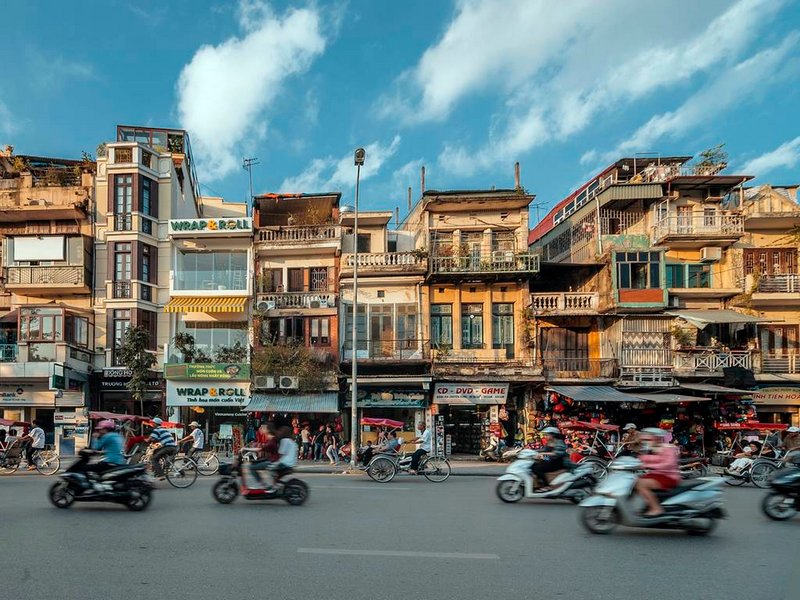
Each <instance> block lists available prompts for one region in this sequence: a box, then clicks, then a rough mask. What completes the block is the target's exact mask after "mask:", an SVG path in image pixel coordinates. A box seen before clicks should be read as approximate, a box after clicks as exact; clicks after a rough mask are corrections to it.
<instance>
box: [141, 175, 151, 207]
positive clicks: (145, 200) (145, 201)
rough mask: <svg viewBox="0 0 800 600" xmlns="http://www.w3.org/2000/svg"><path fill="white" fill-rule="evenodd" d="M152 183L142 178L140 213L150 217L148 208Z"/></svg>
mask: <svg viewBox="0 0 800 600" xmlns="http://www.w3.org/2000/svg"><path fill="white" fill-rule="evenodd" d="M151 184H152V181H151V180H150V179H148V178H147V177H142V212H143V213H144V214H146V215H148V216H149V215H152V214H153V213H152V207H151V206H150V185H151Z"/></svg>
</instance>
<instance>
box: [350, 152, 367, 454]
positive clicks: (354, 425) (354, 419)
mask: <svg viewBox="0 0 800 600" xmlns="http://www.w3.org/2000/svg"><path fill="white" fill-rule="evenodd" d="M366 156H367V153H366V151H365V150H364V149H363V148H358V149H357V150H356V152H355V157H354V159H355V161H354V162H355V165H356V198H355V206H354V210H353V349H352V353H353V355H352V362H353V373H352V375H351V379H350V380H351V382H352V383H351V384H350V386H351V390H352V393H353V395H352V398H351V400H350V467H351V468H353V469H355V468H356V453H357V451H358V439H357V437H358V436H357V432H358V407H357V406H356V398H357V397H358V383H357V380H356V377H357V376H358V359H357V356H358V327H356V319H357V318H358V192H359V185H360V183H361V167H362V166H363V165H364V159H365V158H366Z"/></svg>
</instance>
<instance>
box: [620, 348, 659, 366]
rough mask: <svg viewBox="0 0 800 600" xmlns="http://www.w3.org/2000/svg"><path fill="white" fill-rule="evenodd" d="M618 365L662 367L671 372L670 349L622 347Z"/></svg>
mask: <svg viewBox="0 0 800 600" xmlns="http://www.w3.org/2000/svg"><path fill="white" fill-rule="evenodd" d="M619 364H620V366H622V367H664V368H668V369H669V370H670V371H671V370H672V350H671V349H670V348H630V347H623V348H622V352H621V355H620V360H619Z"/></svg>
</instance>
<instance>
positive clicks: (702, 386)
mask: <svg viewBox="0 0 800 600" xmlns="http://www.w3.org/2000/svg"><path fill="white" fill-rule="evenodd" d="M678 387H681V388H683V389H685V390H696V391H698V392H707V393H709V394H752V392H749V391H747V390H737V389H736V388H729V387H725V386H722V385H716V384H714V383H682V384H680V385H679V386H678Z"/></svg>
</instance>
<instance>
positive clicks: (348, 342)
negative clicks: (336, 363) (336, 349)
mask: <svg viewBox="0 0 800 600" xmlns="http://www.w3.org/2000/svg"><path fill="white" fill-rule="evenodd" d="M345 308H346V312H345V318H344V338H345V348H346V349H352V348H353V305H352V304H347V305H346V307H345ZM368 339H369V338H368V336H367V307H366V305H365V304H359V305H358V318H357V319H356V341H357V348H358V350H366V349H367V340H368Z"/></svg>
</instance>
